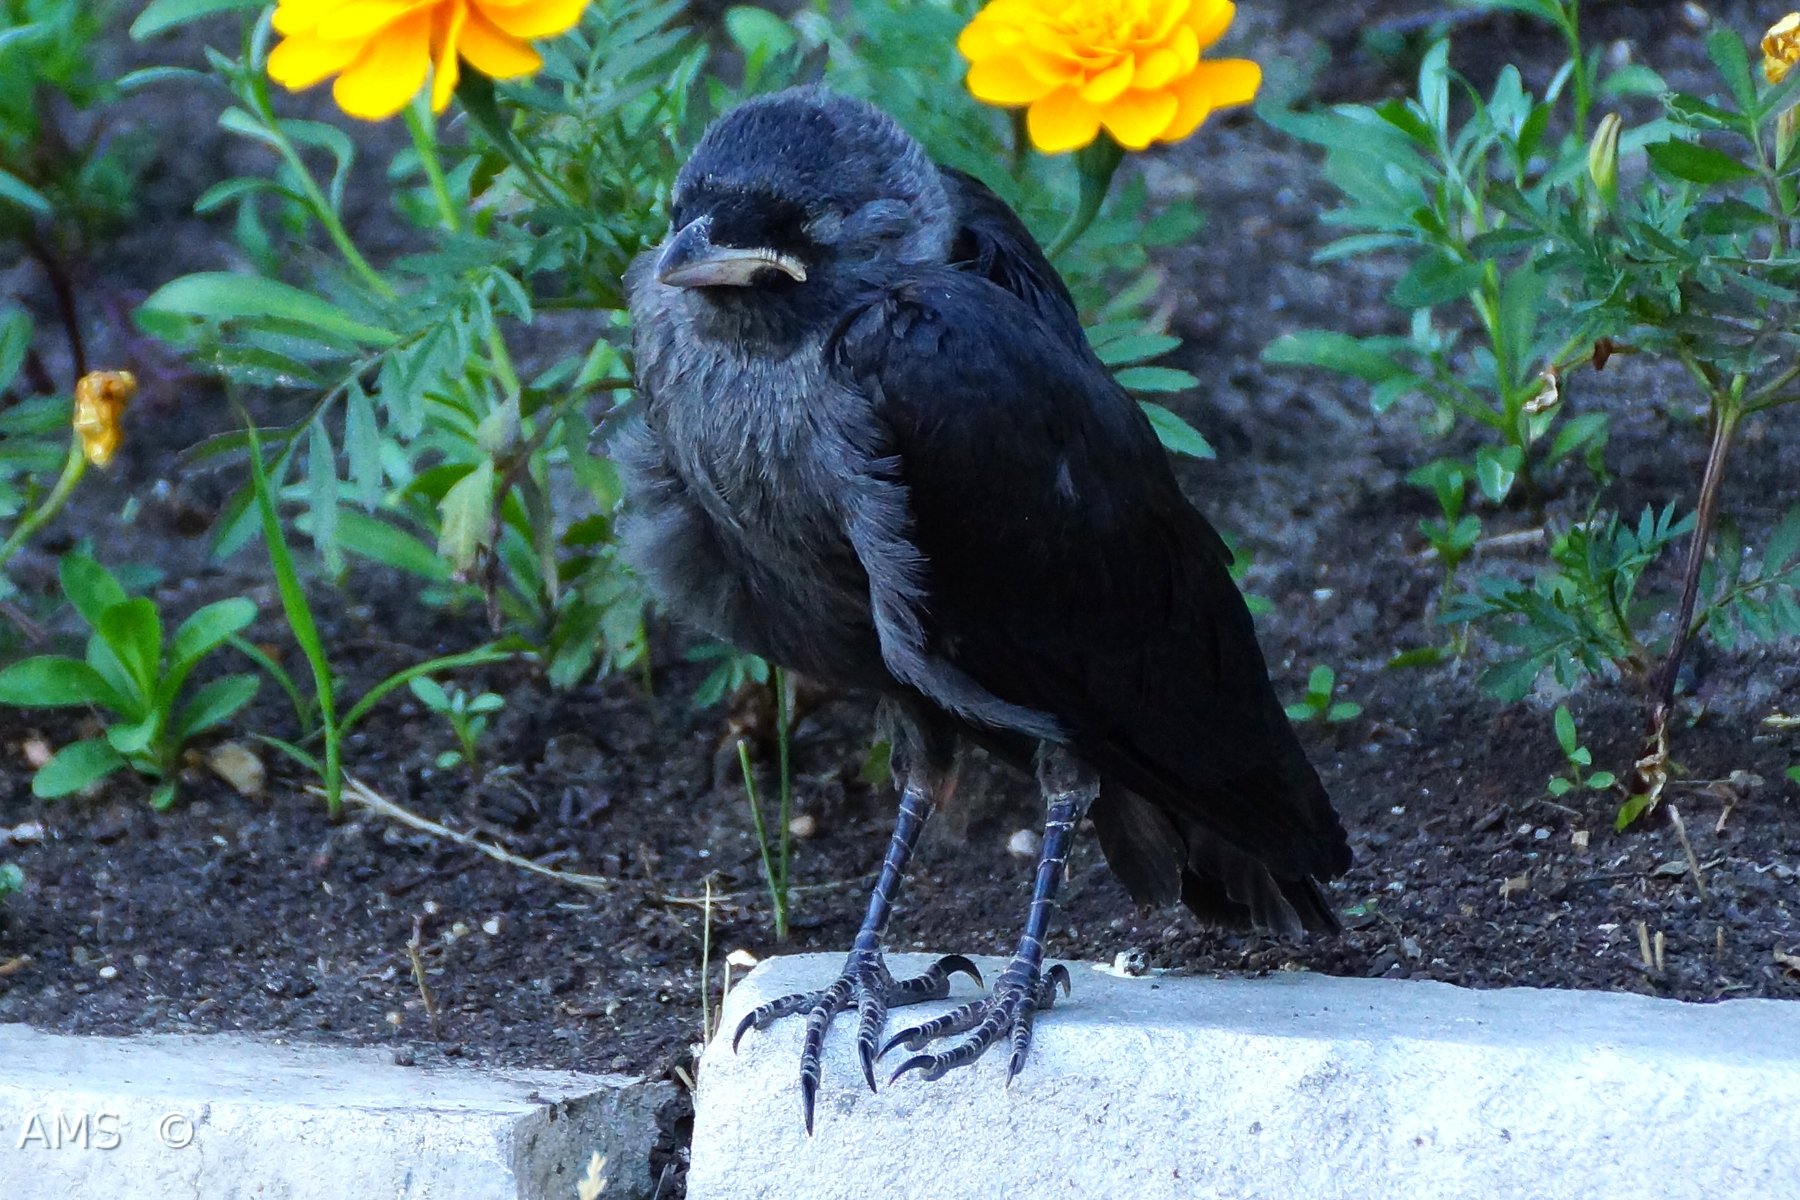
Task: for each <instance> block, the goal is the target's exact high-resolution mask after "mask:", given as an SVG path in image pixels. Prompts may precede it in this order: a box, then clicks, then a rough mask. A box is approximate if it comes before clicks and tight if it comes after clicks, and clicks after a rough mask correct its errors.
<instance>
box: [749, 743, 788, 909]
mask: <svg viewBox="0 0 1800 1200" xmlns="http://www.w3.org/2000/svg"><path fill="white" fill-rule="evenodd" d="M737 752H738V767H739V768H740V769H741V770H742V771H743V772H744V795H745V797H746V798H748V799H749V801H750V826H751V828H752V829H754V830H755V831H756V849H757V853H759V854H760V855H762V867H763V880H764V882H766V883H767V884H768V885H769V905H770V907H772V908H773V909H774V910H775V940H776V941H778V942H785V941H787V935H788V921H787V896H786V894H785V893H784V892H783V891H782V889H780V888H778V887H776V886H775V868H774V866H773V865H772V864H771V862H770V861H769V833H768V830H767V829H766V828H765V827H764V826H763V819H762V806H761V805H760V804H758V803H757V802H756V773H755V772H754V771H753V770H751V768H750V743H749V742H747V741H745V740H744V739H743V738H739V739H738V744H737Z"/></svg>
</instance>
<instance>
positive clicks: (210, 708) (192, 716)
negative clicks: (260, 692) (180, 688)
mask: <svg viewBox="0 0 1800 1200" xmlns="http://www.w3.org/2000/svg"><path fill="white" fill-rule="evenodd" d="M260 686H262V680H261V679H259V678H257V677H256V676H255V675H248V674H246V675H227V676H226V677H225V678H223V679H215V680H213V681H212V682H211V683H209V684H207V685H206V686H205V687H203V688H199V689H197V690H196V691H195V692H194V694H193V696H191V697H190V698H189V699H188V700H187V701H186V702H184V703H183V704H182V706H181V707H180V708H179V709H177V710H176V712H175V721H174V724H173V726H172V727H171V729H170V733H169V736H170V739H171V740H172V741H173V742H174V743H175V744H176V745H178V746H179V745H181V744H183V743H184V742H186V741H187V740H188V739H189V738H192V737H194V736H195V735H197V734H202V733H205V732H206V731H207V730H209V729H212V728H214V727H216V726H219V725H223V724H224V723H225V722H226V721H229V720H230V719H231V718H232V717H233V716H234V715H235V714H236V713H237V711H238V710H239V709H240V708H242V707H244V705H246V704H248V703H250V701H251V699H252V698H253V697H254V696H255V695H256V689H257V688H258V687H260Z"/></svg>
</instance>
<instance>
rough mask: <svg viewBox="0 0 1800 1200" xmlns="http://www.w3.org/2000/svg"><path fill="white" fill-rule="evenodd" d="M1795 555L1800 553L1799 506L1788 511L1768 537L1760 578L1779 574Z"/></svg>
mask: <svg viewBox="0 0 1800 1200" xmlns="http://www.w3.org/2000/svg"><path fill="white" fill-rule="evenodd" d="M1796 553H1800V506H1797V507H1794V508H1790V509H1788V510H1787V515H1786V516H1785V517H1783V518H1782V519H1781V524H1779V525H1777V526H1776V527H1775V531H1774V532H1773V533H1771V534H1770V535H1769V544H1768V546H1767V548H1765V549H1764V550H1763V558H1762V577H1763V578H1764V579H1769V578H1772V577H1773V576H1775V575H1778V574H1780V573H1781V570H1782V568H1784V567H1786V566H1787V565H1788V563H1789V562H1791V561H1793V558H1794V555H1795V554H1796Z"/></svg>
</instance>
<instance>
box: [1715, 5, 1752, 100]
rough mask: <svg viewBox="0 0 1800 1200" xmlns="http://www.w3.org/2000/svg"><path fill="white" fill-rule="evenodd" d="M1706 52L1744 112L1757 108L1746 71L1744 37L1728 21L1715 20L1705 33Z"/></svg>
mask: <svg viewBox="0 0 1800 1200" xmlns="http://www.w3.org/2000/svg"><path fill="white" fill-rule="evenodd" d="M1706 56H1707V57H1708V58H1710V59H1712V60H1713V65H1714V66H1716V67H1718V68H1719V76H1720V78H1722V79H1724V81H1725V86H1726V87H1728V88H1730V89H1731V96H1732V99H1734V100H1736V101H1737V103H1738V107H1739V108H1741V109H1743V110H1744V112H1746V113H1754V112H1755V111H1756V109H1757V98H1756V80H1755V78H1754V77H1753V76H1752V75H1751V73H1750V55H1749V52H1748V51H1746V50H1745V48H1744V39H1743V38H1742V37H1741V36H1739V34H1738V33H1737V31H1736V30H1734V29H1732V28H1731V26H1730V25H1727V24H1723V23H1721V24H1719V25H1718V26H1716V27H1715V28H1714V29H1713V31H1712V32H1711V33H1710V34H1708V35H1707V37H1706Z"/></svg>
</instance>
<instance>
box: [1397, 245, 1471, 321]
mask: <svg viewBox="0 0 1800 1200" xmlns="http://www.w3.org/2000/svg"><path fill="white" fill-rule="evenodd" d="M1485 273H1486V267H1485V266H1484V264H1482V263H1479V262H1464V261H1462V260H1461V259H1457V258H1452V257H1450V256H1449V255H1447V254H1441V253H1435V252H1434V253H1429V254H1426V255H1425V256H1424V257H1422V258H1420V259H1419V261H1418V262H1416V263H1414V264H1413V266H1412V270H1410V271H1408V272H1407V273H1406V274H1405V275H1403V276H1401V278H1400V282H1398V283H1396V284H1395V285H1394V288H1393V290H1392V291H1390V292H1389V293H1388V300H1389V302H1390V303H1392V304H1393V305H1394V306H1395V307H1396V308H1433V307H1435V306H1437V305H1439V304H1444V303H1447V302H1449V301H1451V300H1460V299H1462V298H1463V297H1464V296H1467V295H1468V294H1469V293H1470V292H1472V291H1474V290H1475V289H1476V288H1477V287H1479V286H1480V285H1481V280H1482V276H1483V275H1484V274H1485Z"/></svg>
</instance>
